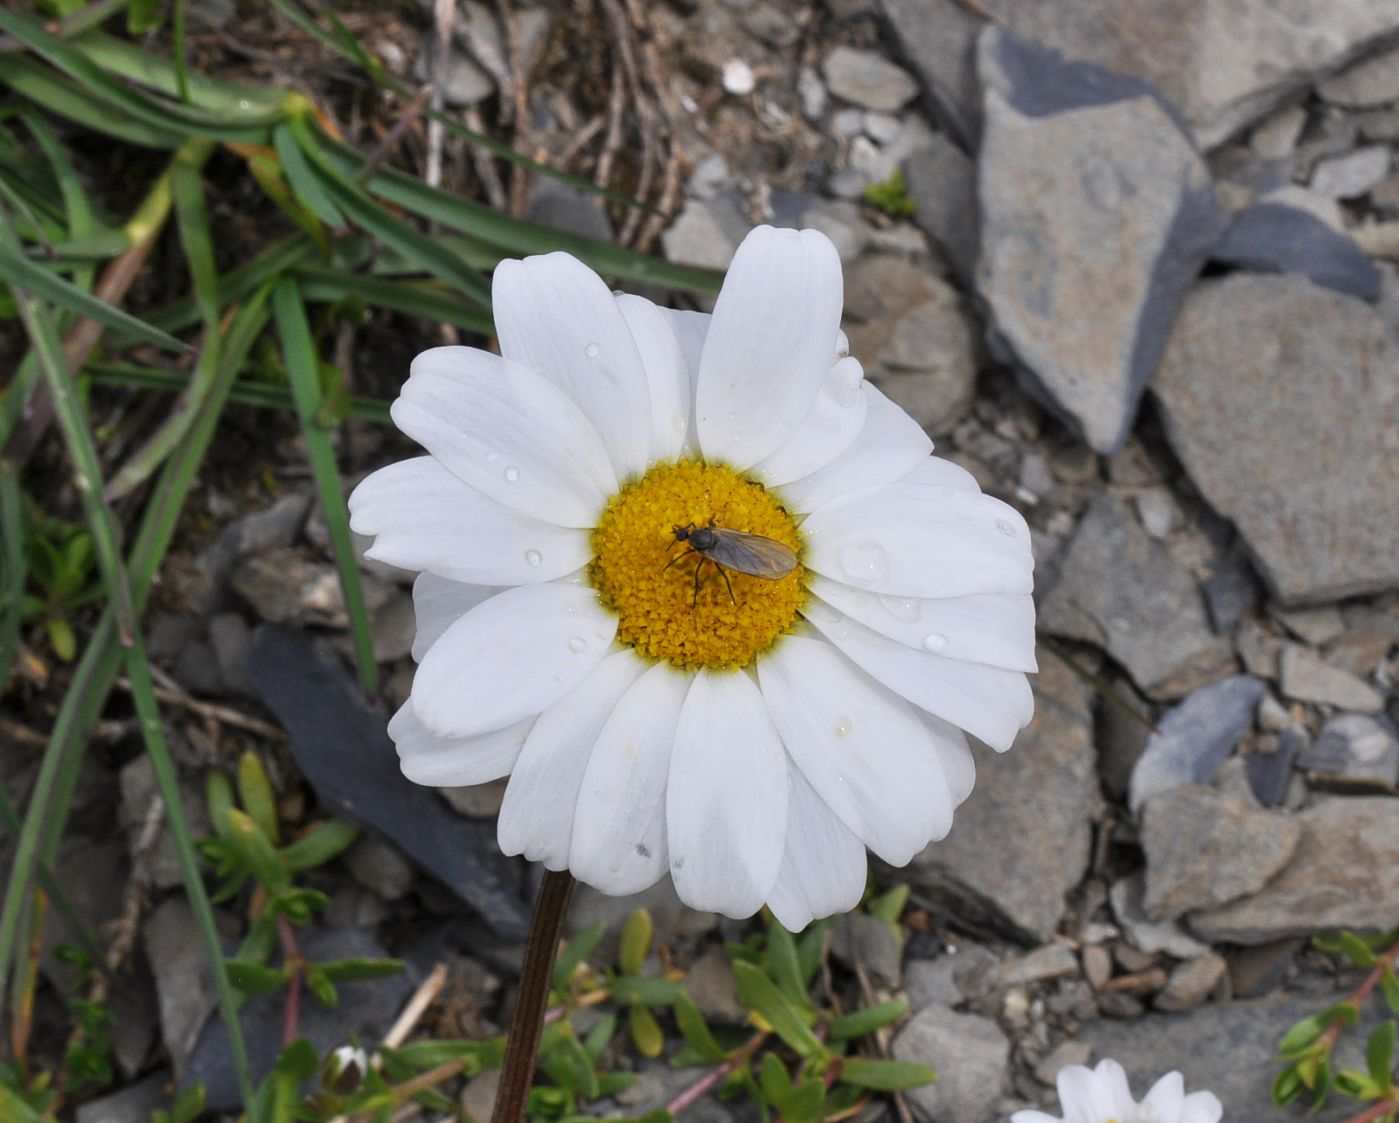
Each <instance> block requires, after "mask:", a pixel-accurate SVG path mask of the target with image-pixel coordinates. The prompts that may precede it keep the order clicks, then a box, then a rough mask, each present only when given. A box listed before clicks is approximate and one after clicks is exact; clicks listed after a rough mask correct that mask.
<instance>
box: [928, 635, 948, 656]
mask: <svg viewBox="0 0 1399 1123" xmlns="http://www.w3.org/2000/svg"><path fill="white" fill-rule="evenodd" d="M923 646H924V647H926V648H927V649H928V650H929V651H941V650H942V649H943V648H944V647H946V646H947V637H946V636H945V635H943V634H942V633H941V632H929V633H928V634H927V635H926V636H924V637H923Z"/></svg>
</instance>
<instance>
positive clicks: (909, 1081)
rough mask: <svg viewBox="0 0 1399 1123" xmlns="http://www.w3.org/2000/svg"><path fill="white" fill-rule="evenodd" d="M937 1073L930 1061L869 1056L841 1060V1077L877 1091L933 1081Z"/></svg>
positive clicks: (848, 1082) (905, 1088)
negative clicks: (927, 1063)
mask: <svg viewBox="0 0 1399 1123" xmlns="http://www.w3.org/2000/svg"><path fill="white" fill-rule="evenodd" d="M937 1078H938V1074H937V1073H936V1072H934V1071H933V1070H932V1069H931V1068H929V1067H928V1066H927V1065H920V1064H914V1063H913V1062H912V1061H883V1060H872V1059H870V1058H869V1057H846V1058H845V1059H844V1060H843V1061H842V1062H841V1067H840V1079H841V1082H842V1083H844V1084H853V1085H854V1086H855V1087H857V1088H870V1089H872V1090H874V1091H876V1092H907V1091H908V1090H909V1089H910V1088H922V1087H923V1086H924V1085H927V1084H932V1083H934V1082H935V1081H936V1080H937Z"/></svg>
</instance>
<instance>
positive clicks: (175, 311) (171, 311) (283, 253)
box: [145, 234, 315, 331]
mask: <svg viewBox="0 0 1399 1123" xmlns="http://www.w3.org/2000/svg"><path fill="white" fill-rule="evenodd" d="M314 250H315V247H314V246H313V245H312V244H311V243H310V241H308V240H307V238H306V237H305V235H301V234H296V235H293V236H292V237H290V238H285V239H283V240H282V241H279V242H273V243H271V244H270V245H269V246H267V248H266V249H264V250H263V251H262V252H261V253H260V254H258V255H257V257H255V258H253V259H252V260H251V261H247V262H244V263H243V264H242V265H239V266H236V267H235V268H233V269H230V270H228V272H226V273H224V274H223V276H222V277H221V278H220V279H219V295H220V297H221V298H222V299H223V300H225V301H227V302H228V303H229V304H237V303H239V302H241V301H243V300H246V299H247V298H248V297H249V296H251V295H252V294H253V293H255V292H257V290H258V289H260V288H262V286H263V285H265V284H267V283H268V282H269V281H271V280H273V279H274V278H276V277H280V276H281V275H282V274H283V273H285V272H286V271H287V270H288V269H290V268H291V267H292V266H294V265H295V264H296V263H297V262H299V261H301V260H302V259H304V258H307V257H310V256H311V254H312V253H313V252H314ZM145 319H146V323H148V324H150V325H151V327H154V328H159V329H160V330H162V331H184V330H185V329H186V328H188V327H193V326H194V325H195V324H197V323H199V309H198V307H197V306H196V305H195V303H194V301H193V300H192V299H188V298H187V299H183V300H177V301H174V302H172V303H170V304H167V305H165V306H164V307H163V308H159V309H157V310H156V311H154V312H152V313H151V314H150V315H149V316H147V317H146V318H145Z"/></svg>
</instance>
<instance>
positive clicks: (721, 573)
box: [714, 562, 738, 605]
mask: <svg viewBox="0 0 1399 1123" xmlns="http://www.w3.org/2000/svg"><path fill="white" fill-rule="evenodd" d="M714 568H715V569H717V570H718V571H719V576H720V577H722V578H723V579H724V588H726V589H728V591H729V600H731V601H732V602H733V603H734V604H735V605H737V604H738V598H737V597H735V596H734V587H733V585H731V584H730V583H729V574H728V571H727V570H726V569H725V568H724V567H723V566H722V565H720V564H719V563H718V562H715V563H714Z"/></svg>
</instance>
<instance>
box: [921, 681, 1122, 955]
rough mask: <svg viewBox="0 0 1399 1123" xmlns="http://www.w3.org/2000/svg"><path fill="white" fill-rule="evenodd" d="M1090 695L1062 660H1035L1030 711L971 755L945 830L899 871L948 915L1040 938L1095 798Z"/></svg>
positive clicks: (1084, 861) (1078, 862)
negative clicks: (1012, 735)
mask: <svg viewBox="0 0 1399 1123" xmlns="http://www.w3.org/2000/svg"><path fill="white" fill-rule="evenodd" d="M1092 703H1093V694H1092V691H1091V689H1090V688H1089V687H1088V686H1087V685H1086V684H1085V683H1083V682H1082V681H1081V680H1080V679H1078V678H1076V677H1075V676H1074V675H1073V673H1072V672H1071V671H1070V670H1069V669H1068V668H1067V667H1065V666H1064V664H1063V663H1061V662H1060V661H1059V660H1057V659H1052V658H1051V659H1046V660H1044V661H1043V662H1042V664H1041V668H1040V673H1039V675H1038V676H1037V677H1036V680H1035V720H1034V721H1033V722H1032V723H1031V724H1030V726H1029V727H1028V728H1027V729H1025V730H1024V731H1023V732H1022V733H1021V734H1020V736H1019V737H1018V738H1017V739H1016V743H1015V746H1014V747H1013V748H1012V749H1011V750H1010V751H1009V752H1006V753H1002V754H997V755H993V754H991V753H990V752H982V753H980V754H979V755H978V758H977V780H976V790H975V791H973V792H972V794H971V796H970V798H969V799H968V800H967V801H966V803H964V804H962V806H961V807H959V808H958V809H957V816H956V819H955V821H954V822H953V824H952V833H951V834H949V835H948V836H947V838H945V839H944V840H943V841H941V842H935V843H933V844H932V845H931V846H929V847H928V848H927V849H926V850H924V851H923V852H922V853H921V854H919V855H918V856H917V857H916V858H914V859H913V862H912V863H911V864H910V865H909V867H908V870H907V871H906V876H907V878H908V880H909V881H910V882H912V883H913V884H914V885H915V886H917V888H919V889H920V890H922V891H923V892H925V893H927V894H929V895H930V896H932V897H934V898H935V899H937V900H940V901H942V902H945V903H946V904H947V905H948V906H949V907H950V908H952V909H954V910H955V911H956V912H957V914H958V915H961V916H966V917H968V918H976V919H978V920H980V921H982V922H984V923H987V924H990V925H992V926H994V927H997V928H999V929H1001V930H1003V931H1006V932H1008V933H1009V934H1010V935H1012V936H1015V937H1016V938H1018V939H1022V940H1024V941H1026V942H1027V943H1033V944H1041V943H1043V942H1044V941H1045V940H1046V939H1048V938H1049V937H1050V936H1051V935H1052V934H1053V933H1054V929H1055V928H1056V926H1057V925H1058V923H1059V919H1060V917H1061V916H1063V913H1064V897H1065V894H1066V893H1068V891H1069V890H1070V889H1072V888H1073V887H1074V886H1076V885H1077V884H1078V883H1079V880H1080V879H1081V878H1082V876H1083V872H1084V870H1085V869H1086V868H1087V865H1088V857H1089V843H1090V829H1091V827H1090V819H1091V817H1092V814H1093V809H1094V806H1095V804H1096V801H1097V799H1098V791H1097V788H1098V781H1097V776H1096V772H1095V769H1094V762H1095V755H1094V750H1093V705H1092ZM1028 808H1033V813H1031V814H1027V813H1026V811H1027V809H1028ZM1009 824H1014V826H1013V829H1012V828H1011V827H1010V826H1009Z"/></svg>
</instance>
